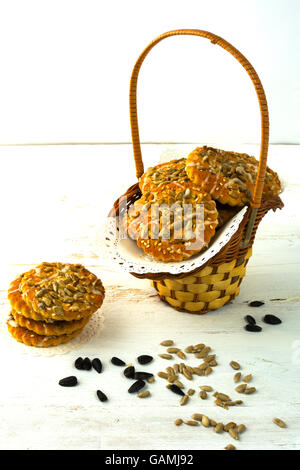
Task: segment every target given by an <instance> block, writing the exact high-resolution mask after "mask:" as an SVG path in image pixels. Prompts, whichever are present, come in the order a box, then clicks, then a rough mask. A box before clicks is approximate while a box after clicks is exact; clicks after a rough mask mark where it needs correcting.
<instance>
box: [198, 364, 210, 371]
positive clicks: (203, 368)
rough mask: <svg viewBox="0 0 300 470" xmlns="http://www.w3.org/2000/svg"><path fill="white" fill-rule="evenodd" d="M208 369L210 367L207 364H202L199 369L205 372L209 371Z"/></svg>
mask: <svg viewBox="0 0 300 470" xmlns="http://www.w3.org/2000/svg"><path fill="white" fill-rule="evenodd" d="M207 367H208V364H207V363H206V362H202V364H200V365H199V366H198V369H200V370H205V369H207Z"/></svg>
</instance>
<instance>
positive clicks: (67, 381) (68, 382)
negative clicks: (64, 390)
mask: <svg viewBox="0 0 300 470" xmlns="http://www.w3.org/2000/svg"><path fill="white" fill-rule="evenodd" d="M58 383H59V385H61V386H62V387H74V386H75V385H77V383H78V381H77V377H75V375H71V376H70V377H65V378H64V379H60V381H59V382H58Z"/></svg>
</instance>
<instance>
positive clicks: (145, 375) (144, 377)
mask: <svg viewBox="0 0 300 470" xmlns="http://www.w3.org/2000/svg"><path fill="white" fill-rule="evenodd" d="M150 377H153V374H150V372H136V373H135V374H134V378H135V379H136V380H147V379H150Z"/></svg>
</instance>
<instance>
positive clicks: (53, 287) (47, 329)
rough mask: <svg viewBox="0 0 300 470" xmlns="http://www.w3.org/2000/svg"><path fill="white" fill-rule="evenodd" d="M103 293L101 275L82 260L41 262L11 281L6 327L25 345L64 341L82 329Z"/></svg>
mask: <svg viewBox="0 0 300 470" xmlns="http://www.w3.org/2000/svg"><path fill="white" fill-rule="evenodd" d="M104 295H105V291H104V288H103V285H102V283H101V281H100V279H98V278H97V277H96V276H95V274H92V273H91V272H90V271H88V270H87V269H86V268H84V267H83V266H82V265H81V264H63V263H42V264H40V265H39V266H37V267H36V268H34V269H31V270H30V271H28V272H26V273H23V274H21V275H20V276H19V277H18V278H17V279H15V280H14V281H13V282H12V283H11V285H10V287H9V290H8V299H9V302H10V304H11V313H10V316H9V319H8V321H7V327H8V330H9V332H10V334H11V335H12V336H13V337H14V338H15V339H16V340H17V341H20V342H22V343H24V344H26V345H28V346H37V347H49V346H57V345H59V344H61V343H66V342H67V341H70V340H71V339H72V338H75V336H77V335H79V333H81V331H82V329H83V328H84V326H85V325H86V324H87V323H88V321H89V319H90V318H91V316H92V315H93V313H95V312H96V311H97V310H98V309H99V308H100V307H101V305H102V303H103V299H104Z"/></svg>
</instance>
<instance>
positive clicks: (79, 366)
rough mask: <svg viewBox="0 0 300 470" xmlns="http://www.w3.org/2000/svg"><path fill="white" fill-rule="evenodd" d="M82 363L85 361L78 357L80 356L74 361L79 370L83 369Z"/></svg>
mask: <svg viewBox="0 0 300 470" xmlns="http://www.w3.org/2000/svg"><path fill="white" fill-rule="evenodd" d="M82 363H83V359H82V357H78V358H77V359H76V361H75V362H74V366H75V367H76V369H78V370H83V367H82Z"/></svg>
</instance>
